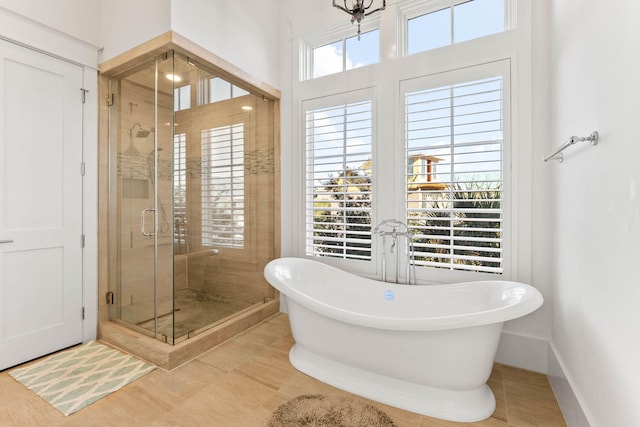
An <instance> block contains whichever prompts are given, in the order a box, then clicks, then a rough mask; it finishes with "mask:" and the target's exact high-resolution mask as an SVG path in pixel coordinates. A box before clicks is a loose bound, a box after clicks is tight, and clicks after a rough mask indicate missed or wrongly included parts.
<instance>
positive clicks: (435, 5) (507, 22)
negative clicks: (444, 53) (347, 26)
mask: <svg viewBox="0 0 640 427" xmlns="http://www.w3.org/2000/svg"><path fill="white" fill-rule="evenodd" d="M469 1H470V0H427V1H425V0H414V1H409V2H403V3H401V4H400V5H399V6H398V23H397V24H398V34H397V38H398V40H397V42H398V47H399V49H398V55H399V56H410V55H417V54H421V53H424V52H429V51H431V50H434V49H445V48H450V47H452V46H456V45H458V44H460V43H466V42H469V41H473V40H478V39H482V38H485V37H490V36H492V35H494V34H500V33H504V32H507V31H509V30H513V29H515V28H516V27H517V19H516V17H517V11H516V3H517V0H504V31H501V32H499V33H493V34H488V35H486V36H482V37H478V38H474V39H471V40H465V41H463V42H458V43H455V42H453V39H452V42H451V44H448V45H445V46H441V47H438V48H434V49H429V50H425V51H420V52H414V53H412V54H409V53H408V49H409V46H408V39H409V37H408V31H409V20H411V19H413V18H417V17H420V16H422V15H427V14H429V13H433V12H437V11H439V10H442V9H447V8H453V7H455V6H457V5H459V4H463V3H468V2H469ZM454 19H455V17H454V16H452V19H451V23H452V26H451V33H452V34H453V31H454V25H455V21H454Z"/></svg>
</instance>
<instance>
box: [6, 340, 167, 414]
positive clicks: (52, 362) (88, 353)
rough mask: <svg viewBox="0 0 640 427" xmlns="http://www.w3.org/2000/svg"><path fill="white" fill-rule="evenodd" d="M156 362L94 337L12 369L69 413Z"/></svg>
mask: <svg viewBox="0 0 640 427" xmlns="http://www.w3.org/2000/svg"><path fill="white" fill-rule="evenodd" d="M154 369H155V366H153V365H149V364H147V363H145V362H142V361H141V360H139V359H136V358H134V357H131V356H129V355H127V354H124V353H122V352H120V351H117V350H114V349H112V348H111V347H107V346H105V345H102V344H99V343H97V342H95V341H90V342H88V343H87V344H84V345H82V346H80V347H75V348H73V349H71V350H67V351H63V352H60V353H56V354H54V355H53V356H50V357H47V358H46V359H43V360H41V361H39V362H36V363H33V364H31V365H28V366H25V367H24V368H17V369H14V370H13V371H11V372H9V375H11V376H12V377H13V378H15V379H16V380H17V381H19V382H20V383H22V384H24V385H25V386H26V387H27V388H29V389H30V390H32V391H33V392H34V393H36V394H37V395H38V396H40V397H42V398H43V399H44V400H46V401H47V402H49V403H50V404H51V405H52V406H53V407H55V408H56V409H57V410H59V411H60V412H62V413H63V414H64V415H65V416H67V415H70V414H73V413H74V412H76V411H79V410H80V409H82V408H84V407H86V406H88V405H90V404H92V403H93V402H95V401H97V400H99V399H101V398H103V397H105V396H107V395H108V394H110V393H113V392H114V391H116V390H119V389H121V388H122V387H124V386H125V385H127V384H129V383H130V382H132V381H134V380H135V379H137V378H140V377H141V376H143V375H145V374H147V373H149V372H151V371H152V370H154Z"/></svg>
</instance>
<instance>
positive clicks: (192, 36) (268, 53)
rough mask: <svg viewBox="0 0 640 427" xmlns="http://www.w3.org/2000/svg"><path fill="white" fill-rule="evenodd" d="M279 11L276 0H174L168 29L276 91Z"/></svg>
mask: <svg viewBox="0 0 640 427" xmlns="http://www.w3.org/2000/svg"><path fill="white" fill-rule="evenodd" d="M279 11H280V9H279V5H278V2H277V1H276V0H269V1H265V0H243V1H238V0H216V1H210V0H190V1H183V0H173V1H171V29H172V30H174V31H175V32H177V33H179V34H181V35H183V36H185V37H186V38H187V39H189V40H191V41H192V42H194V43H196V44H199V45H200V46H202V47H204V48H205V49H207V50H209V51H211V52H213V53H214V54H216V55H218V56H220V57H221V58H223V59H224V60H226V61H228V62H230V63H231V64H233V65H234V66H236V67H239V68H240V69H242V70H243V71H245V72H247V73H249V74H250V75H251V76H253V77H255V78H257V79H260V80H262V81H263V82H265V83H267V84H269V85H271V86H273V87H276V88H279V86H280V80H279V70H280V58H279V47H280V45H279V40H280V28H279V22H280V14H279Z"/></svg>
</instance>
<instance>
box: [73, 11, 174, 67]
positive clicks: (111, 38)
mask: <svg viewBox="0 0 640 427" xmlns="http://www.w3.org/2000/svg"><path fill="white" fill-rule="evenodd" d="M79 1H81V0H79ZM94 1H99V3H100V5H99V10H100V42H101V45H102V47H103V48H104V50H103V51H102V55H101V58H100V62H104V61H107V60H109V59H112V58H114V57H116V56H118V55H120V54H122V53H124V52H126V51H128V50H129V49H132V48H134V47H136V46H138V45H140V44H142V43H144V42H146V41H148V40H151V39H153V38H154V37H157V36H159V35H161V34H164V33H166V32H167V31H169V30H171V0H94Z"/></svg>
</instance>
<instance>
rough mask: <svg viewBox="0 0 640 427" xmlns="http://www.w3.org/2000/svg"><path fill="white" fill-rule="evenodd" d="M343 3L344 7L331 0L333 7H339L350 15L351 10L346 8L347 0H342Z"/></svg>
mask: <svg viewBox="0 0 640 427" xmlns="http://www.w3.org/2000/svg"><path fill="white" fill-rule="evenodd" d="M344 5H345V7H342V6H340V5H339V4H336V0H333V7H337V8H338V9H340V10H341V11H343V12H347V13H348V14H349V15H351V11H350V10H349V9H347V8H346V6H347V0H344Z"/></svg>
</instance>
